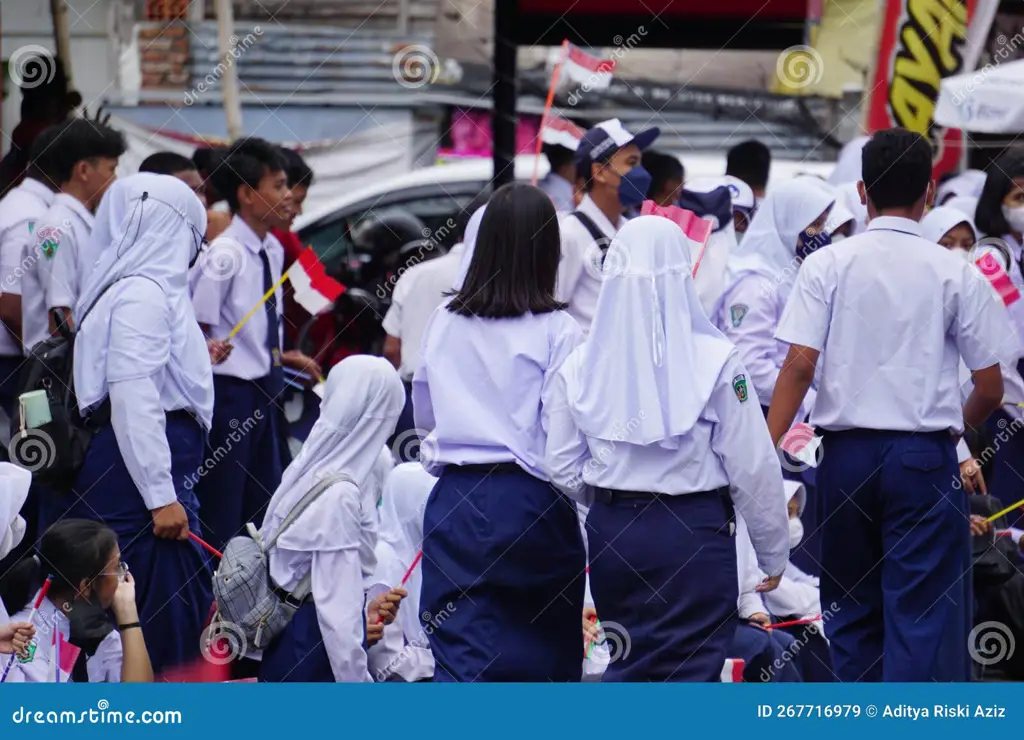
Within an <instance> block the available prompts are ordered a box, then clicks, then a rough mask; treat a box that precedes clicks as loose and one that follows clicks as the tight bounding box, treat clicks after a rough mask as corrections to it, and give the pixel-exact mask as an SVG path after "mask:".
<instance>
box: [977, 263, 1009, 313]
mask: <svg viewBox="0 0 1024 740" xmlns="http://www.w3.org/2000/svg"><path fill="white" fill-rule="evenodd" d="M974 264H976V265H977V266H978V269H979V270H981V274H982V275H984V276H985V278H986V279H987V280H988V282H989V284H990V285H991V286H992V287H993V288H994V289H995V291H996V293H998V294H999V297H1000V298H1001V299H1002V301H1003V305H1004V306H1009V305H1010V304H1012V303H1016V302H1017V301H1019V300H1020V291H1019V290H1017V288H1016V286H1014V284H1013V281H1011V280H1010V276H1009V275H1007V274H1006V270H1004V269H1003V266H1002V265H1000V264H999V260H997V259H996V258H995V256H994V255H992V254H991V253H989V254H984V255H982V256H981V257H979V258H978V259H977V260H975V262H974Z"/></svg>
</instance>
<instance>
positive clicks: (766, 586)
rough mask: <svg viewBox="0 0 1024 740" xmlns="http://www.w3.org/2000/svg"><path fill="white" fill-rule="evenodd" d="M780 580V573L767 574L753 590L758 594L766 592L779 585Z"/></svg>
mask: <svg viewBox="0 0 1024 740" xmlns="http://www.w3.org/2000/svg"><path fill="white" fill-rule="evenodd" d="M781 580H782V576H781V575H777V576H768V577H767V578H765V579H764V580H763V581H761V582H760V583H759V584H758V585H757V588H755V589H754V590H755V591H757V592H758V593H759V594H764V593H768V592H769V591H774V590H775V589H777V588H778V587H779V581H781Z"/></svg>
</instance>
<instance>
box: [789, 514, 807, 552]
mask: <svg viewBox="0 0 1024 740" xmlns="http://www.w3.org/2000/svg"><path fill="white" fill-rule="evenodd" d="M803 538H804V524H803V522H801V521H800V517H793V518H792V519H790V520H789V549H790V550H794V549H796V546H797V545H799V544H800V540H802V539H803Z"/></svg>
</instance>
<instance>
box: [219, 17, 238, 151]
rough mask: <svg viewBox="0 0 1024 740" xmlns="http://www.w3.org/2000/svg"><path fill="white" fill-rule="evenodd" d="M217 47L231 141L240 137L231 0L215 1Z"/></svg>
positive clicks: (236, 67)
mask: <svg viewBox="0 0 1024 740" xmlns="http://www.w3.org/2000/svg"><path fill="white" fill-rule="evenodd" d="M215 7H216V9H217V47H218V49H217V50H218V53H219V56H220V63H221V64H222V65H224V73H223V75H222V76H221V78H220V89H221V95H222V96H223V99H224V113H225V115H226V116H227V119H228V138H229V139H230V140H232V141H234V140H235V139H238V138H241V136H242V104H241V102H240V101H239V97H238V66H237V64H236V62H237V59H236V58H235V57H234V56H233V55H232V54H231V52H232V51H234V46H235V44H234V43H232V41H231V38H232V35H233V34H234V30H235V11H234V8H233V7H232V6H231V0H216V4H215Z"/></svg>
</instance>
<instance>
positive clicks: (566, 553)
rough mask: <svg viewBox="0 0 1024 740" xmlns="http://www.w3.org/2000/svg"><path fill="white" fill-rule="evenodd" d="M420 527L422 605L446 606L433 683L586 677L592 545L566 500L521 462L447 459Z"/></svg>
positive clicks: (433, 610) (434, 636) (439, 609)
mask: <svg viewBox="0 0 1024 740" xmlns="http://www.w3.org/2000/svg"><path fill="white" fill-rule="evenodd" d="M423 531H424V537H423V561H422V564H421V566H420V567H422V568H423V590H422V594H421V596H420V611H421V612H425V613H427V614H435V615H439V614H447V617H446V618H445V619H444V620H443V621H442V620H440V619H438V620H437V627H436V629H434V630H433V632H432V633H431V634H430V649H431V650H432V651H433V653H434V660H435V671H434V680H435V681H484V682H490V681H579V680H580V678H581V676H582V668H581V666H582V658H583V644H582V637H581V632H580V629H581V627H580V624H581V619H582V615H583V590H584V573H585V569H586V552H585V550H584V547H583V538H582V536H581V534H580V524H579V519H578V518H577V515H576V507H575V506H574V505H573V504H572V502H570V501H569V499H567V498H566V497H565V496H563V495H562V494H561V493H559V492H558V491H557V490H555V489H554V488H553V487H552V486H551V485H550V484H548V483H545V482H544V481H542V480H539V479H537V478H534V477H533V476H531V475H529V474H527V473H526V472H524V471H521V470H518V469H517V470H504V469H499V470H495V471H494V472H490V473H488V472H486V471H481V470H478V469H475V468H461V467H454V466H449V467H446V468H445V469H444V471H443V472H442V473H441V476H440V479H439V480H438V482H437V485H435V486H434V490H433V491H432V492H431V494H430V497H429V498H428V499H427V505H426V510H425V513H424V521H423ZM735 580H736V579H735V576H734V577H733V581H735ZM424 619H426V617H424ZM428 621H429V620H428Z"/></svg>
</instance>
